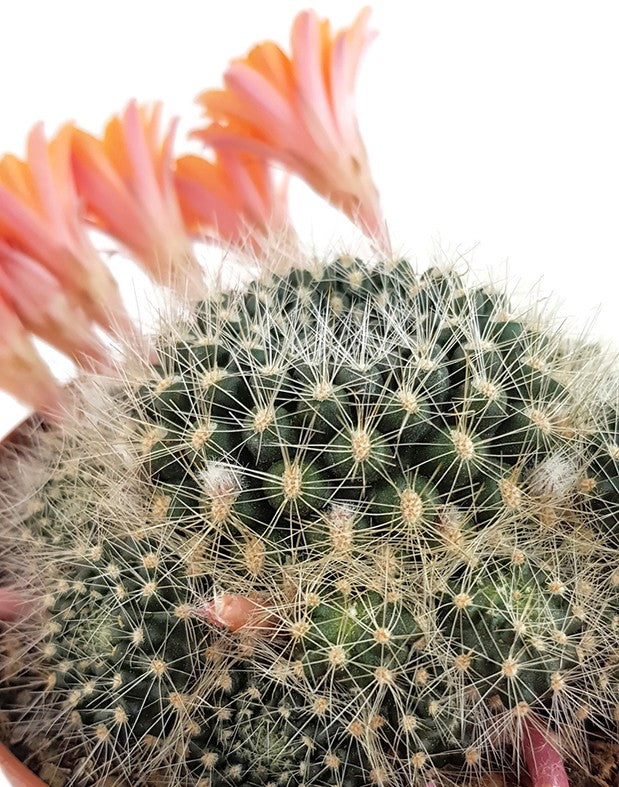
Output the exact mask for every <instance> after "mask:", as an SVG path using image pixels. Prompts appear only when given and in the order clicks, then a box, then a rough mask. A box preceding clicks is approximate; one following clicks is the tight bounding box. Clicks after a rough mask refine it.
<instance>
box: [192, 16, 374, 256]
mask: <svg viewBox="0 0 619 787" xmlns="http://www.w3.org/2000/svg"><path fill="white" fill-rule="evenodd" d="M369 14H370V9H369V8H366V9H363V10H362V11H361V13H360V14H359V15H358V17H357V19H356V20H355V22H354V23H353V25H352V26H351V27H350V28H349V29H347V30H344V31H340V32H339V33H337V34H336V35H335V36H333V34H332V33H331V29H330V26H329V23H328V21H327V20H320V19H319V18H318V16H317V15H316V13H315V12H314V11H305V12H302V13H301V14H299V15H298V16H297V18H296V19H295V21H294V24H293V27H292V32H291V55H290V56H288V55H286V54H285V53H284V52H283V51H282V50H281V49H280V48H279V47H278V46H277V45H276V44H274V43H272V42H266V43H263V44H259V45H258V46H256V47H254V48H253V49H252V50H251V51H250V53H249V54H248V55H247V56H246V57H245V58H244V59H237V60H234V61H232V63H231V65H230V66H229V68H228V69H227V71H226V73H225V76H224V84H225V89H224V90H219V91H212V90H211V91H205V92H203V93H202V94H201V95H200V96H199V97H198V102H199V103H200V104H201V105H202V106H203V108H204V111H205V115H206V116H207V117H208V118H210V120H211V121H212V122H211V123H210V124H209V125H207V126H206V127H205V128H201V129H197V130H195V131H194V132H193V133H192V136H194V137H196V138H198V139H200V140H202V141H203V142H204V143H205V144H209V145H212V146H213V147H215V148H216V149H218V150H224V149H226V150H243V151H246V152H249V153H254V154H255V155H260V156H262V157H264V158H265V159H267V160H271V161H278V162H280V163H281V164H283V165H284V166H285V167H287V168H288V169H290V171H291V172H294V173H296V174H298V175H300V176H301V177H303V178H304V179H305V180H306V181H307V182H308V184H309V185H310V186H311V187H312V188H314V189H315V190H316V191H317V192H318V193H320V194H322V195H323V196H324V197H326V199H328V200H329V201H330V202H331V203H332V204H333V205H335V206H336V207H338V208H341V209H342V210H343V211H344V213H346V215H347V216H348V217H349V218H350V219H352V220H353V221H357V222H358V223H359V225H360V227H361V228H362V229H363V231H364V232H366V233H367V234H368V235H369V236H371V237H373V238H374V239H375V241H376V243H377V244H378V245H379V246H380V247H381V249H382V250H384V251H388V250H389V239H388V234H387V230H386V226H385V222H384V219H383V217H382V212H381V209H380V201H379V197H378V191H377V189H376V186H375V185H374V182H373V179H372V176H371V172H370V167H369V162H368V157H367V153H366V151H365V147H364V145H363V141H362V139H361V135H360V133H359V129H358V124H357V119H356V116H355V111H354V103H353V89H354V81H355V77H356V73H357V70H358V66H359V62H360V59H361V55H362V53H363V51H364V50H365V48H366V46H367V44H368V43H369V41H371V39H372V37H373V33H371V32H370V31H368V29H367V23H368V17H369Z"/></svg>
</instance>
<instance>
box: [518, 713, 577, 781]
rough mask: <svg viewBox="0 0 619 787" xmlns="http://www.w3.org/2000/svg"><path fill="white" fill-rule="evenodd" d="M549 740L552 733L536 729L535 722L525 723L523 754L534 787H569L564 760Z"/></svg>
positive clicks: (528, 721)
mask: <svg viewBox="0 0 619 787" xmlns="http://www.w3.org/2000/svg"><path fill="white" fill-rule="evenodd" d="M540 723H541V722H540ZM549 738H550V733H548V732H544V731H543V730H541V729H540V728H539V727H536V726H535V724H534V722H533V720H527V721H525V724H524V728H523V730H522V753H523V755H524V761H525V763H526V766H527V770H528V771H529V776H530V777H531V784H532V787H569V782H568V780H567V774H566V772H565V766H564V765H563V758H562V757H561V755H560V754H559V752H558V751H557V750H556V749H555V747H554V746H553V745H552V743H551V742H550V740H549Z"/></svg>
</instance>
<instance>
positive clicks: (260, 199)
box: [175, 151, 287, 247]
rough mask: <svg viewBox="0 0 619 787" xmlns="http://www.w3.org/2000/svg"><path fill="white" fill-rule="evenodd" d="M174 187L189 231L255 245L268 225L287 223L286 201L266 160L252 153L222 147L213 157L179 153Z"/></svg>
mask: <svg viewBox="0 0 619 787" xmlns="http://www.w3.org/2000/svg"><path fill="white" fill-rule="evenodd" d="M175 183H176V191H177V194H178V197H179V202H180V206H181V211H182V214H183V219H184V221H185V226H186V227H187V229H188V231H189V232H191V233H194V234H204V233H207V234H208V233H209V232H211V233H213V234H214V235H215V237H216V238H217V239H220V240H223V241H224V242H226V243H229V244H233V245H235V246H243V245H244V244H245V243H247V242H248V241H249V243H250V244H251V245H253V246H254V247H260V245H261V244H262V243H263V242H264V239H265V238H266V237H267V235H268V231H269V229H276V230H282V229H283V228H284V227H285V226H286V215H287V212H286V204H285V199H284V196H283V195H282V194H279V195H277V194H276V193H275V190H274V185H273V182H272V178H271V174H270V172H269V170H268V167H267V165H266V164H265V162H264V161H263V160H262V159H260V158H258V157H256V156H253V155H249V154H246V153H242V152H241V153H237V152H235V151H222V152H221V153H219V154H218V155H217V156H216V158H215V160H214V161H213V162H211V161H207V160H206V159H205V158H202V157H200V156H181V158H179V159H178V161H177V162H176V175H175Z"/></svg>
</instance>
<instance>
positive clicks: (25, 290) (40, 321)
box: [0, 241, 106, 367]
mask: <svg viewBox="0 0 619 787" xmlns="http://www.w3.org/2000/svg"><path fill="white" fill-rule="evenodd" d="M0 293H2V294H3V295H4V297H5V299H6V300H7V301H8V302H9V303H10V305H11V306H12V308H13V311H14V312H15V314H16V315H17V317H18V318H19V320H20V322H21V324H22V325H23V326H24V328H25V329H26V330H27V331H29V332H30V333H33V334H35V335H36V336H38V337H39V338H41V339H43V340H44V341H46V342H48V344H51V345H52V347H55V348H56V349H58V350H60V352H62V353H65V354H66V355H68V356H69V357H70V358H72V359H73V360H74V361H76V363H79V364H81V365H82V366H88V367H90V366H95V367H96V366H99V367H101V366H104V365H105V358H106V351H105V348H104V347H103V345H102V344H101V342H100V341H99V339H98V338H97V336H96V334H95V333H94V330H93V325H92V323H91V321H90V320H89V319H88V318H87V316H86V315H85V314H84V312H83V310H82V308H81V306H80V304H79V303H77V302H76V301H75V300H74V299H73V298H71V297H70V296H69V294H68V292H66V291H65V290H63V288H62V287H61V286H60V283H59V282H58V280H57V279H56V278H55V277H54V276H52V274H51V273H49V271H47V270H46V269H45V268H43V267H42V266H41V265H39V264H38V263H37V262H35V261H34V260H33V259H31V258H30V257H27V256H26V255H25V254H22V253H21V252H19V251H17V250H16V249H13V248H11V247H10V246H7V244H5V243H2V242H1V241H0Z"/></svg>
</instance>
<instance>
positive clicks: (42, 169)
mask: <svg viewBox="0 0 619 787" xmlns="http://www.w3.org/2000/svg"><path fill="white" fill-rule="evenodd" d="M27 151H28V153H27V159H26V161H21V160H20V159H18V158H16V157H15V156H12V155H6V156H4V157H3V158H2V159H0V239H1V240H3V241H4V243H5V246H8V247H11V248H12V249H15V250H16V251H18V252H21V253H22V254H24V255H27V256H29V257H31V258H32V259H34V260H36V261H37V262H38V263H40V264H41V265H42V266H43V267H44V268H45V269H47V270H48V271H49V273H50V274H51V275H52V276H53V277H55V279H56V280H57V281H58V283H59V284H60V286H61V287H62V288H63V289H64V290H65V291H66V292H67V293H69V294H70V295H71V297H72V298H73V299H74V300H75V302H77V303H78V304H80V306H81V308H82V309H83V311H84V312H85V314H87V315H88V316H89V317H90V318H91V319H92V320H94V321H96V322H98V323H100V324H101V325H102V326H104V327H107V328H109V327H112V325H113V323H114V321H117V322H119V323H121V324H122V325H124V326H126V324H127V323H126V315H125V312H124V309H123V307H122V303H121V300H120V296H119V293H118V288H117V286H116V283H115V281H114V279H113V277H112V275H111V273H110V272H109V271H108V269H107V268H106V266H105V265H104V264H103V262H102V261H101V259H100V258H99V255H98V254H97V251H96V249H95V248H94V246H93V245H92V242H91V240H90V238H89V236H88V233H87V231H86V228H85V226H84V225H83V223H82V216H81V208H80V204H79V200H78V198H77V195H76V193H75V187H74V182H73V177H72V174H71V166H70V164H71V161H70V148H69V135H68V133H67V131H61V132H60V134H58V135H57V136H56V137H55V139H52V140H51V142H49V143H48V142H46V140H45V135H44V132H43V126H42V125H41V124H38V125H36V126H35V127H34V128H33V129H32V131H31V132H30V135H29V137H28V148H27Z"/></svg>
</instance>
